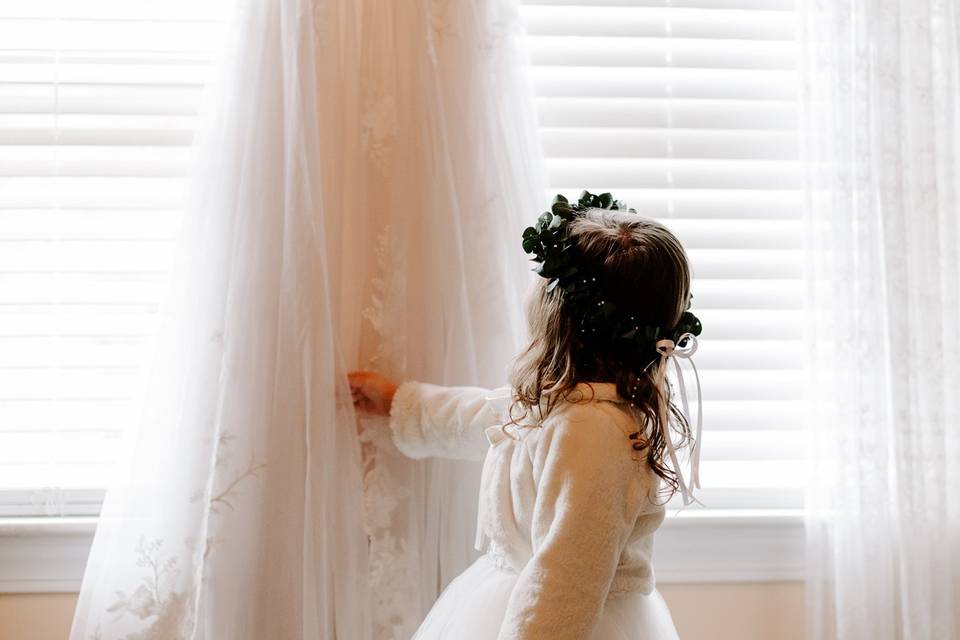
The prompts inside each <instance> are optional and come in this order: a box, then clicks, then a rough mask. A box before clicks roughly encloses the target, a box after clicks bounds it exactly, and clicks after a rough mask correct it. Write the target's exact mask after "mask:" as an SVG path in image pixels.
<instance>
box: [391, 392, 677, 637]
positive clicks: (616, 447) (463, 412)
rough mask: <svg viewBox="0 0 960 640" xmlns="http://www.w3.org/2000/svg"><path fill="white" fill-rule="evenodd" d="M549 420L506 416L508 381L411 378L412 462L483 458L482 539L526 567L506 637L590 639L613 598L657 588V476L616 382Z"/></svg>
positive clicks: (397, 431) (404, 425)
mask: <svg viewBox="0 0 960 640" xmlns="http://www.w3.org/2000/svg"><path fill="white" fill-rule="evenodd" d="M577 391H578V392H579V393H578V394H575V395H573V396H571V398H570V401H566V402H563V403H561V404H560V405H559V406H558V407H557V408H555V409H554V410H553V411H552V412H551V413H550V415H549V416H548V417H547V419H546V420H544V421H543V423H542V424H540V425H533V426H532V427H531V428H518V427H516V426H509V427H506V428H501V426H500V425H502V424H503V423H504V422H505V418H504V415H505V406H506V404H507V402H509V390H508V388H502V389H499V390H497V391H496V392H492V393H491V392H490V391H488V390H486V389H481V388H477V387H441V386H436V385H431V384H424V383H419V382H406V383H404V384H403V385H401V386H400V388H399V389H398V390H397V393H396V396H395V397H394V400H393V405H392V408H391V416H390V426H391V430H392V436H393V440H394V442H395V443H396V445H397V447H398V448H399V449H400V450H401V451H402V452H403V453H404V454H406V455H408V456H410V457H413V458H423V457H428V456H442V457H449V458H466V459H480V458H483V457H484V456H486V457H485V459H484V466H483V476H482V480H481V488H480V508H479V515H478V525H477V540H476V546H477V549H478V550H480V551H485V552H487V553H490V554H492V555H494V556H495V557H497V558H498V560H502V562H504V563H505V564H506V566H508V567H509V568H511V569H513V570H514V571H516V573H517V574H519V577H518V579H517V582H516V585H515V587H514V589H513V592H512V594H511V596H510V601H509V605H508V608H507V613H506V617H505V619H504V622H503V625H502V627H501V629H500V636H499V638H500V640H526V639H533V638H536V639H541V638H550V639H551V640H574V639H582V638H588V637H590V634H591V633H592V630H593V628H594V627H595V625H596V623H597V621H598V619H599V617H600V613H601V611H602V609H603V605H604V602H605V601H606V598H607V597H608V595H612V594H615V593H618V592H626V591H634V590H637V591H641V592H643V593H650V592H652V591H653V588H654V576H653V568H652V565H651V553H652V548H653V533H654V531H655V530H656V529H657V527H659V526H660V523H661V522H662V521H663V517H664V508H663V507H662V506H660V505H659V504H658V502H659V501H658V496H657V492H658V490H659V482H658V480H659V479H658V478H657V476H656V475H655V474H654V473H653V471H652V470H651V469H650V467H649V465H648V464H647V463H646V461H645V457H644V453H645V452H636V451H634V450H633V447H632V441H631V440H630V434H631V433H634V432H636V431H637V430H638V428H639V427H638V425H637V423H636V422H635V420H634V418H633V417H632V416H631V414H630V413H629V412H628V411H627V410H626V407H625V406H624V405H623V400H622V399H621V398H620V396H619V395H618V394H617V392H616V387H615V385H613V384H610V383H590V384H587V383H582V384H580V385H578V387H577Z"/></svg>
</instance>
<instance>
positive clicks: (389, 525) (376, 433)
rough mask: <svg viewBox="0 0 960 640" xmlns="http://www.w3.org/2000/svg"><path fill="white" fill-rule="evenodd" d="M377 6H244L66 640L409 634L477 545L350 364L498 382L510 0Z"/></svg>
mask: <svg viewBox="0 0 960 640" xmlns="http://www.w3.org/2000/svg"><path fill="white" fill-rule="evenodd" d="M397 5H398V3H395V2H391V1H389V0H358V1H349V0H339V1H332V0H331V1H324V0H316V1H315V2H309V1H308V0H264V1H263V2H254V1H252V0H247V1H246V2H243V3H241V7H240V8H239V10H238V12H237V16H236V21H235V22H236V24H235V27H234V31H233V36H232V37H231V39H230V42H231V45H230V49H229V51H228V55H226V56H225V57H224V58H225V61H226V62H225V68H224V70H223V72H222V73H221V74H219V75H218V83H217V87H216V91H215V92H213V93H212V95H213V96H215V97H214V99H213V100H212V102H211V104H210V106H209V108H208V109H207V111H206V116H205V119H204V122H205V123H206V124H205V126H203V127H201V135H200V139H199V141H198V145H197V149H198V154H197V164H196V169H195V172H194V175H195V178H196V179H195V181H194V182H195V188H194V189H193V193H192V195H191V196H190V198H189V203H188V207H187V216H186V218H185V222H184V228H183V231H182V241H181V250H180V252H179V255H178V259H177V261H176V265H175V268H174V272H173V274H174V275H173V276H172V278H171V283H172V286H171V295H170V297H169V302H168V305H167V312H166V314H165V318H166V320H165V322H164V326H163V328H162V330H161V332H160V337H159V338H158V344H157V346H156V349H155V353H156V355H155V357H154V362H153V365H152V367H151V369H150V375H149V376H148V378H147V380H146V384H145V385H144V393H143V402H142V407H143V409H142V411H141V414H140V416H139V420H138V422H137V425H135V426H136V428H133V429H131V433H130V437H129V443H128V447H127V454H126V456H125V458H124V467H125V468H124V470H123V471H122V472H121V473H120V474H119V475H118V480H117V482H116V483H115V486H113V487H111V489H110V490H109V492H108V497H107V500H106V503H105V505H104V509H103V514H102V516H101V521H100V525H99V527H98V531H97V535H96V539H95V541H94V547H93V549H92V551H91V555H90V560H89V562H88V566H87V572H86V575H85V578H84V583H83V588H82V592H81V596H80V602H79V604H78V608H77V614H76V618H75V620H74V625H73V630H72V633H71V639H72V640H89V639H90V638H110V639H113V638H130V639H146V638H157V639H160V638H163V639H164V640H169V639H170V638H200V639H202V638H209V639H218V638H231V640H234V639H236V640H243V639H245V638H249V639H254V638H264V637H270V638H281V639H285V638H350V639H353V638H357V639H364V638H406V637H409V635H410V634H411V633H412V631H413V629H414V628H415V627H416V625H417V624H418V622H419V620H420V619H421V617H422V615H423V614H424V613H425V611H426V609H427V608H428V607H429V606H430V604H431V603H432V601H433V599H434V598H435V597H436V595H437V593H438V591H439V590H440V589H441V588H442V587H443V586H444V585H445V584H446V583H447V582H448V581H449V580H450V579H452V577H453V576H455V575H456V574H457V573H458V572H459V571H460V570H462V569H463V568H464V567H465V566H466V564H467V563H468V562H469V561H470V560H471V559H472V557H473V554H474V551H473V550H472V548H471V542H472V540H473V526H474V520H475V513H476V498H477V496H476V494H477V484H478V481H479V477H478V476H479V469H478V467H477V466H476V465H475V464H472V463H462V462H452V461H439V460H431V461H412V460H408V459H405V458H403V457H402V456H400V455H399V454H398V453H397V451H396V450H395V449H394V448H393V446H392V443H391V442H390V440H389V436H388V435H387V432H386V431H385V430H384V428H383V427H384V425H383V424H382V422H383V421H382V420H381V421H379V423H377V421H373V420H365V421H364V423H363V427H364V428H363V429H362V435H361V437H360V438H359V439H358V437H357V431H356V429H355V424H356V419H357V417H356V416H355V415H354V412H353V409H352V407H351V404H350V395H349V393H348V392H347V390H346V388H345V372H346V371H347V370H349V369H351V368H358V367H365V368H366V367H372V368H377V369H379V370H381V371H383V372H384V373H387V374H389V375H392V376H394V377H396V378H398V379H401V378H417V379H421V380H429V381H432V382H437V383H451V384H482V385H488V386H492V385H496V384H501V383H502V382H503V380H504V375H505V373H506V366H507V363H508V361H509V358H510V357H511V356H512V355H513V353H514V352H515V351H516V350H517V349H518V348H519V346H520V344H521V341H522V338H523V330H522V320H521V313H520V304H519V300H520V296H521V292H522V290H523V288H524V287H525V285H526V274H527V273H528V272H527V267H526V265H525V260H524V258H523V255H522V252H521V251H519V249H518V246H519V244H518V242H517V238H518V237H519V230H520V227H521V221H522V218H523V217H526V216H529V215H531V214H533V213H535V212H536V211H537V210H538V207H539V205H540V204H541V203H540V202H539V200H540V196H541V195H542V193H543V188H542V187H543V180H542V169H541V166H540V152H539V147H538V141H537V139H536V128H535V118H534V113H533V108H532V101H531V97H530V95H529V93H530V88H529V87H530V84H529V82H528V81H527V80H526V79H525V78H524V77H523V73H524V71H523V67H524V62H525V53H524V51H523V50H522V41H521V38H520V36H521V31H520V29H521V25H520V22H519V19H518V16H517V13H516V7H515V6H514V5H513V2H506V1H500V0H486V1H481V2H469V3H468V2H442V1H437V0H417V1H415V2H411V3H405V5H404V7H403V9H402V10H401V9H399V8H398V6H397Z"/></svg>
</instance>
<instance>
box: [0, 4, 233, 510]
mask: <svg viewBox="0 0 960 640" xmlns="http://www.w3.org/2000/svg"><path fill="white" fill-rule="evenodd" d="M226 10H227V3H226V2H225V1H220V0H218V1H216V2H190V1H188V0H172V1H167V2H147V1H145V0H122V1H121V0H84V2H68V1H56V0H37V1H34V2H0V515H34V514H39V515H60V514H67V515H81V514H93V513H96V512H97V511H98V509H99V502H100V500H101V497H102V492H103V487H104V486H105V484H106V481H107V477H108V474H109V471H110V468H111V465H112V464H113V462H114V459H115V456H116V448H117V444H118V443H119V434H120V432H121V430H122V429H123V428H124V427H125V426H127V424H128V423H129V421H130V419H131V416H132V415H133V413H132V407H131V401H132V394H133V393H134V387H135V385H136V380H137V375H138V368H139V367H141V366H142V364H143V363H144V361H145V355H146V354H145V349H144V346H145V342H146V340H147V339H148V337H149V336H150V334H151V333H152V331H153V330H154V323H155V315H156V311H157V305H158V303H159V300H160V296H161V295H162V290H163V286H164V275H165V272H166V270H167V269H168V267H169V260H170V258H171V249H172V241H173V239H174V237H175V235H176V232H177V229H178V226H179V220H180V207H181V202H182V195H183V190H184V177H185V173H186V166H187V163H188V161H189V149H190V145H191V142H192V138H193V129H194V126H195V119H196V115H197V109H198V107H199V104H200V99H201V93H202V90H203V85H204V81H205V78H206V77H207V73H208V71H209V70H210V67H211V66H212V62H213V60H214V56H215V54H216V52H218V51H219V48H220V46H221V44H222V42H221V39H222V36H223V33H222V32H223V28H222V27H223V25H224V23H225V17H226V15H225V12H226Z"/></svg>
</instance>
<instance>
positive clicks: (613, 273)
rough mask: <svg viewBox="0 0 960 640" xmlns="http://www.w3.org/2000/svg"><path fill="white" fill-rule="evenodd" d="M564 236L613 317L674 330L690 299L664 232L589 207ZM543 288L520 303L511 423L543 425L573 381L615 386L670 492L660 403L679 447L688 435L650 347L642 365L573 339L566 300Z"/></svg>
mask: <svg viewBox="0 0 960 640" xmlns="http://www.w3.org/2000/svg"><path fill="white" fill-rule="evenodd" d="M568 237H569V239H570V241H571V242H572V243H573V249H574V250H575V251H576V252H577V255H578V257H579V258H580V260H581V261H582V264H586V265H589V266H590V271H591V272H592V273H593V274H595V277H596V281H597V286H598V287H600V288H601V289H602V290H603V292H604V296H605V297H606V296H609V297H610V299H614V300H615V301H616V308H617V310H618V311H621V310H622V312H624V313H629V314H630V315H631V316H635V317H636V319H637V322H638V324H640V325H641V326H644V325H646V326H656V327H663V328H667V329H669V328H672V327H674V326H675V325H676V324H677V323H678V322H679V320H680V316H681V314H682V313H683V312H684V310H685V309H686V307H687V304H688V301H689V297H690V268H689V266H688V263H687V255H686V253H685V252H684V250H683V247H682V246H681V244H680V242H679V241H678V240H677V238H676V237H675V236H674V235H673V234H672V233H670V231H669V230H667V228H666V227H664V226H663V225H661V224H660V223H658V222H656V221H654V220H651V219H649V218H644V217H642V216H639V215H637V214H635V213H625V212H619V211H610V210H605V209H589V210H587V211H586V212H585V213H584V214H583V215H582V216H578V217H577V218H575V219H574V220H572V221H571V222H570V223H569V236H568ZM546 282H547V281H546V280H540V281H539V282H537V283H536V284H535V289H534V290H533V292H532V295H531V296H530V297H528V299H527V309H526V313H527V322H528V325H529V329H530V344H529V346H528V347H527V348H526V349H525V350H524V351H523V352H521V353H520V355H519V356H517V358H516V360H515V361H514V366H513V372H512V374H511V377H510V383H511V385H512V386H513V394H514V401H513V404H512V405H511V407H510V415H511V418H512V420H511V422H512V424H515V425H518V426H522V424H521V422H522V421H525V420H526V419H527V418H529V417H530V415H531V413H533V412H536V414H537V415H536V419H535V421H536V422H542V421H543V420H544V419H546V417H547V416H548V415H549V414H550V413H551V412H552V411H553V410H554V409H555V408H556V406H557V404H558V403H559V402H561V401H563V400H567V396H568V395H569V394H570V392H571V391H573V390H574V388H575V387H576V385H577V383H579V382H612V383H615V384H616V387H617V392H618V393H619V395H620V396H621V397H622V398H624V399H626V400H629V401H630V405H629V406H630V407H631V408H632V410H633V412H634V414H635V417H636V419H637V422H638V424H640V425H643V428H640V429H639V432H640V444H641V445H642V446H643V447H644V449H645V450H646V455H647V461H648V462H649V464H650V467H651V468H652V469H653V471H654V473H656V474H657V476H659V477H660V478H661V479H663V481H664V483H665V485H666V489H667V493H668V494H672V493H673V492H674V491H676V490H677V489H678V487H679V485H678V482H677V477H676V474H675V473H674V471H673V470H672V469H671V468H670V467H669V466H668V465H667V464H666V461H665V459H664V457H665V453H664V452H665V448H666V442H665V440H664V436H663V430H662V429H661V425H660V407H661V403H666V404H667V406H668V408H669V414H671V415H673V417H674V418H675V420H671V421H670V422H672V423H673V424H672V425H671V426H672V428H673V430H674V431H676V432H677V433H678V435H679V441H678V442H677V444H678V446H682V445H683V444H686V443H687V442H688V441H689V440H690V428H689V425H688V424H687V423H686V421H685V420H684V419H683V417H682V415H681V414H680V412H678V411H677V410H676V409H675V408H674V407H673V406H672V404H671V403H670V398H669V397H662V395H661V393H660V391H659V390H658V389H657V386H656V384H655V380H656V375H657V367H658V365H659V361H658V355H657V352H656V347H655V344H654V341H653V340H651V344H650V349H649V352H648V354H647V355H646V356H644V357H642V358H640V360H641V361H625V360H624V356H623V354H622V353H617V351H616V349H615V348H613V346H612V344H609V343H610V341H609V340H605V336H602V335H598V334H592V333H591V334H587V333H584V332H583V331H579V330H578V328H579V327H580V322H579V319H578V318H577V317H575V315H574V313H573V312H572V311H571V309H570V308H569V307H570V305H568V304H565V298H564V296H565V295H566V294H565V292H564V291H563V290H562V289H561V288H560V287H555V288H553V289H552V290H548V288H547V286H546ZM595 336H597V337H595ZM635 359H636V358H635V356H633V357H631V358H630V360H635ZM515 409H519V412H518V413H516V414H515Z"/></svg>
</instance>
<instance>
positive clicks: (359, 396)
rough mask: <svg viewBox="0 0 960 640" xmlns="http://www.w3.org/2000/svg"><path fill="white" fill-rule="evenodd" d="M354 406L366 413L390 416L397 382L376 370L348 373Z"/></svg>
mask: <svg viewBox="0 0 960 640" xmlns="http://www.w3.org/2000/svg"><path fill="white" fill-rule="evenodd" d="M347 379H348V380H349V382H350V393H351V395H352V396H353V406H354V407H356V408H357V409H358V410H360V411H363V412H364V413H371V414H373V415H377V416H389V415H390V405H391V404H392V403H393V395H394V394H395V393H396V392H397V384H396V383H395V382H394V381H393V380H391V379H390V378H387V377H386V376H382V375H380V374H379V373H377V372H376V371H351V372H350V373H348V374H347Z"/></svg>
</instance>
